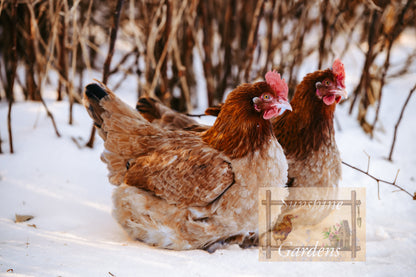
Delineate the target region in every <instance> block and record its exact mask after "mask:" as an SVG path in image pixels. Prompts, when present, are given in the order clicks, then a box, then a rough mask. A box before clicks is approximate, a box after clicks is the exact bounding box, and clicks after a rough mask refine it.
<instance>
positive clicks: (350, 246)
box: [260, 188, 365, 260]
mask: <svg viewBox="0 0 416 277" xmlns="http://www.w3.org/2000/svg"><path fill="white" fill-rule="evenodd" d="M355 189H356V188H354V189H353V190H351V198H350V199H335V200H328V199H325V200H297V199H296V200H284V201H283V200H273V199H272V191H271V190H270V189H267V190H266V191H265V199H264V194H263V198H261V199H263V200H261V202H260V204H261V205H260V208H261V207H263V209H265V212H266V213H265V215H266V216H265V223H266V226H265V227H266V230H267V231H266V234H265V235H266V236H265V239H266V240H265V245H264V244H263V245H260V250H261V251H262V252H263V253H264V252H265V257H266V260H270V259H271V258H272V252H273V251H279V252H280V250H293V249H299V248H304V249H311V248H313V247H316V246H315V245H314V246H305V245H303V246H295V245H290V246H289V245H284V246H283V245H280V246H274V245H272V232H271V230H272V206H274V205H281V206H283V205H287V206H291V205H296V204H299V203H302V205H307V206H313V205H314V204H316V203H317V202H318V203H319V205H334V203H335V202H336V203H338V205H340V206H350V207H351V211H350V216H351V218H350V222H351V228H350V227H349V224H348V221H347V220H342V221H341V225H340V226H341V227H340V230H341V232H340V233H341V234H340V237H341V239H340V242H339V244H338V245H337V247H339V248H338V250H339V251H343V252H345V251H350V252H351V260H354V259H355V258H356V257H357V252H358V251H361V250H362V248H361V247H360V246H359V245H357V224H358V226H359V227H361V224H362V218H361V216H360V206H361V205H362V201H361V200H357V192H356V190H355ZM263 193H264V191H263ZM261 197H262V196H261ZM364 197H365V193H364ZM364 199H365V198H364ZM357 212H358V217H357ZM364 233H365V230H364ZM364 259H365V256H364Z"/></svg>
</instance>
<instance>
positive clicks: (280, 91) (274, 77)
mask: <svg viewBox="0 0 416 277" xmlns="http://www.w3.org/2000/svg"><path fill="white" fill-rule="evenodd" d="M265 78H266V83H267V84H268V85H269V86H270V87H271V88H272V89H273V91H274V92H275V93H276V95H278V96H280V97H282V98H283V99H284V100H285V101H287V93H288V91H289V89H288V87H287V84H286V82H285V79H281V78H280V74H279V73H277V71H276V70H273V71H269V72H267V73H266V76H265Z"/></svg>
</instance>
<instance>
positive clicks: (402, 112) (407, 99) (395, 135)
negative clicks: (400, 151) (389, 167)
mask: <svg viewBox="0 0 416 277" xmlns="http://www.w3.org/2000/svg"><path fill="white" fill-rule="evenodd" d="M415 90H416V84H415V86H414V87H413V88H412V89H411V90H410V92H409V95H408V96H407V98H406V101H405V102H404V105H403V108H402V111H401V112H400V116H399V119H398V120H397V123H396V125H395V126H394V135H393V143H392V144H391V148H390V154H389V157H388V160H389V161H392V159H391V157H392V156H393V151H394V146H395V144H396V138H397V129H398V128H399V125H400V122H401V121H402V118H403V114H404V110H405V109H406V106H407V103H409V100H410V97H412V94H413V92H414V91H415Z"/></svg>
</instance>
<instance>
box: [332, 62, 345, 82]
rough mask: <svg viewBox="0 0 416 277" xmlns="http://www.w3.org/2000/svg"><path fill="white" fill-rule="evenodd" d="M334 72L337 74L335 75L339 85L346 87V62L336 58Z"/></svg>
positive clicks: (333, 65)
mask: <svg viewBox="0 0 416 277" xmlns="http://www.w3.org/2000/svg"><path fill="white" fill-rule="evenodd" d="M332 72H333V73H334V74H335V76H337V83H338V85H340V86H342V87H343V88H345V71H344V64H343V63H342V62H341V61H340V60H339V59H336V60H335V61H334V63H333V64H332Z"/></svg>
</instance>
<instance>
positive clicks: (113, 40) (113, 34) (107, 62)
mask: <svg viewBox="0 0 416 277" xmlns="http://www.w3.org/2000/svg"><path fill="white" fill-rule="evenodd" d="M123 2H124V0H118V1H117V5H116V8H115V11H114V21H113V26H112V28H111V32H110V47H109V49H108V55H107V58H106V60H105V62H104V70H103V84H104V85H107V81H108V77H109V76H110V65H111V60H112V59H113V54H114V47H115V44H116V39H117V31H118V25H119V23H120V14H121V7H122V6H123ZM94 138H95V127H94V126H92V129H91V134H90V139H89V140H88V142H87V144H86V145H85V146H87V147H89V148H93V147H94Z"/></svg>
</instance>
